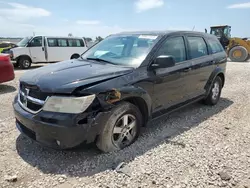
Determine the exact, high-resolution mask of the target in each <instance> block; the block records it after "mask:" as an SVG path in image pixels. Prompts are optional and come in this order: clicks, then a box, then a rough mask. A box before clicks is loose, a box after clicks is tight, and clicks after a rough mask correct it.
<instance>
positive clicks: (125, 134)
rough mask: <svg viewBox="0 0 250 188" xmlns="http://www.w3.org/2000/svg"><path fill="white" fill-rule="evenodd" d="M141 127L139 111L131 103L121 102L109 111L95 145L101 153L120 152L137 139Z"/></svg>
mask: <svg viewBox="0 0 250 188" xmlns="http://www.w3.org/2000/svg"><path fill="white" fill-rule="evenodd" d="M141 126H142V115H141V112H140V111H139V109H138V108H137V107H136V106H134V105H133V104H131V103H127V102H123V103H121V104H119V105H118V106H117V107H116V108H114V109H113V110H112V111H111V115H110V117H109V119H108V121H107V122H106V124H105V126H104V128H103V130H102V132H101V134H100V135H99V137H98V139H97V143H96V145H97V147H98V148H99V149H100V150H102V151H103V152H112V151H116V150H121V149H123V148H125V147H127V146H129V145H131V144H132V143H133V142H134V141H135V140H136V139H137V138H138V135H139V133H140V127H141Z"/></svg>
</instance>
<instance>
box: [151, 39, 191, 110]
mask: <svg viewBox="0 0 250 188" xmlns="http://www.w3.org/2000/svg"><path fill="white" fill-rule="evenodd" d="M161 55H170V56H173V57H174V59H175V62H176V64H175V66H174V67H169V68H159V69H156V70H155V81H154V95H153V110H154V111H158V110H162V109H167V108H169V107H171V106H174V105H176V104H179V103H182V102H184V101H186V100H188V93H187V91H188V90H189V89H188V88H189V84H190V83H188V81H187V80H188V77H189V71H190V67H191V65H192V64H191V61H188V60H187V50H186V44H185V40H184V37H183V36H172V37H168V38H167V39H166V40H165V41H164V42H163V44H162V45H161V47H160V48H159V50H158V51H157V52H156V57H158V56H161Z"/></svg>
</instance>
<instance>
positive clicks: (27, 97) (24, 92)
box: [18, 84, 48, 114]
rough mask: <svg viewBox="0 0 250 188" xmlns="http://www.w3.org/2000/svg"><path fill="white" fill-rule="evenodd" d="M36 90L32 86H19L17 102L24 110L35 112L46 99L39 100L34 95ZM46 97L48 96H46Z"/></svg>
mask: <svg viewBox="0 0 250 188" xmlns="http://www.w3.org/2000/svg"><path fill="white" fill-rule="evenodd" d="M35 93H37V90H35V89H34V87H32V88H31V87H29V86H28V88H27V87H25V86H24V85H21V84H20V86H19V94H18V103H19V105H20V106H21V107H22V108H23V109H25V110H26V111H28V112H30V113H33V114H36V113H38V112H40V111H41V110H42V108H43V105H44V103H45V101H46V100H41V99H39V97H36V96H34V94H35ZM47 98H48V96H47Z"/></svg>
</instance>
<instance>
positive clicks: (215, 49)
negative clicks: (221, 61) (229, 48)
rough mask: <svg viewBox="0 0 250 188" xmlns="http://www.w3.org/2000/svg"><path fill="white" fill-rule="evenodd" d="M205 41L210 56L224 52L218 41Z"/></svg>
mask: <svg viewBox="0 0 250 188" xmlns="http://www.w3.org/2000/svg"><path fill="white" fill-rule="evenodd" d="M207 41H208V46H209V48H210V53H211V54H216V53H220V52H223V51H224V49H223V47H222V45H221V44H220V42H219V41H218V40H215V39H208V40H207Z"/></svg>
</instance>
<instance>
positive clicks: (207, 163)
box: [0, 62, 250, 188]
mask: <svg viewBox="0 0 250 188" xmlns="http://www.w3.org/2000/svg"><path fill="white" fill-rule="evenodd" d="M15 72H16V79H15V80H14V81H12V82H9V83H6V84H4V85H0V138H1V142H0V187H32V188H36V187H41V188H47V187H48V188H50V187H56V188H68V187H75V188H78V187H89V188H94V187H106V188H108V187H110V188H112V187H136V188H139V187H150V188H151V187H152V188H153V187H164V188H165V187H176V188H180V187H206V188H210V187H211V188H212V187H238V188H240V187H241V188H244V187H245V188H247V187H250V63H249V62H248V63H233V62H229V63H228V66H227V78H226V85H225V88H224V90H223V93H222V99H221V101H220V102H219V104H218V105H217V106H215V107H208V106H203V105H202V104H199V103H197V104H194V105H191V106H189V107H186V108H184V109H182V110H179V111H177V112H175V113H173V114H170V115H168V116H165V117H162V118H161V119H158V120H155V121H153V122H151V123H150V124H149V125H148V127H146V128H145V129H144V130H143V133H142V136H141V137H140V138H139V140H138V141H137V142H136V143H134V144H133V145H132V146H130V147H128V148H127V149H124V150H123V151H120V152H116V153H110V154H102V153H100V152H99V151H98V150H97V149H96V148H95V147H93V146H85V147H83V148H81V149H78V150H74V151H54V150H51V149H47V148H43V147H41V146H39V145H37V144H36V143H34V142H32V141H30V140H29V139H26V138H24V137H23V136H21V135H20V134H19V132H18V131H17V129H16V128H15V121H14V117H13V112H12V107H11V103H12V100H13V97H14V96H15V95H16V93H17V90H16V89H17V85H18V78H19V77H20V76H21V75H22V74H23V73H24V71H22V70H16V71H15ZM121 162H125V164H124V166H123V168H120V169H117V170H114V169H115V168H116V167H117V165H118V164H119V163H121Z"/></svg>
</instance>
